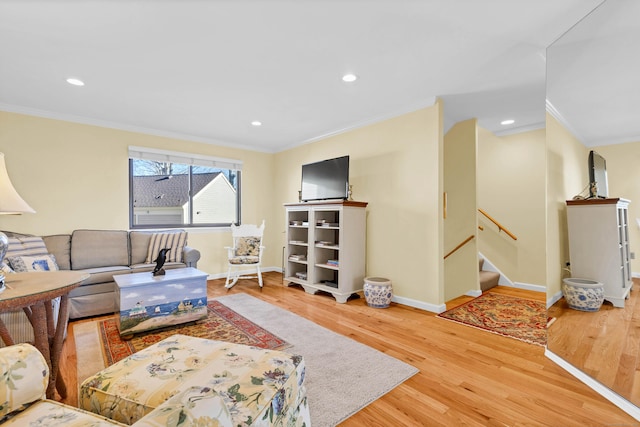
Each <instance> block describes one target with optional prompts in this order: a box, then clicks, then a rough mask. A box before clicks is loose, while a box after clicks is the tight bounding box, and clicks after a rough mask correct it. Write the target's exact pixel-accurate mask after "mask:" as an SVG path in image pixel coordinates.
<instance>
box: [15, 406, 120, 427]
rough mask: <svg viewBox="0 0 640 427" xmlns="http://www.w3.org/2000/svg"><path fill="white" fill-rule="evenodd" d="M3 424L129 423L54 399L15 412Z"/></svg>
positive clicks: (90, 426) (96, 426)
mask: <svg viewBox="0 0 640 427" xmlns="http://www.w3.org/2000/svg"><path fill="white" fill-rule="evenodd" d="M3 426H5V427H10V426H16V427H23V426H46V427H113V426H122V427H124V426H127V424H121V423H119V422H117V421H113V420H110V419H108V418H106V417H102V416H100V415H96V414H93V413H91V412H87V411H83V410H81V409H78V408H74V407H71V406H68V405H65V404H63V403H59V402H56V401H53V400H41V401H39V402H36V403H34V404H33V405H31V406H29V408H28V409H27V410H25V411H22V412H18V413H16V414H13V416H12V417H11V418H10V419H8V420H7V421H6V422H5V423H4V424H3Z"/></svg>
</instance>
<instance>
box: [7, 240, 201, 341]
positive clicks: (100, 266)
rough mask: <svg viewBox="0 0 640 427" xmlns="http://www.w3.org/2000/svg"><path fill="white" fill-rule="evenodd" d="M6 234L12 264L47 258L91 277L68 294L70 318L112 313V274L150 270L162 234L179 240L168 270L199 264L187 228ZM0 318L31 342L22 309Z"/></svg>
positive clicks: (16, 335) (14, 334) (17, 338)
mask: <svg viewBox="0 0 640 427" xmlns="http://www.w3.org/2000/svg"><path fill="white" fill-rule="evenodd" d="M5 234H7V236H9V249H8V251H7V255H6V257H5V261H7V263H8V264H10V261H11V260H13V259H14V257H16V256H19V257H20V258H21V259H23V260H28V262H31V261H32V260H33V259H37V258H44V259H47V260H48V263H49V265H51V264H52V261H51V260H53V263H55V266H54V267H55V268H57V269H60V270H74V271H83V272H86V273H89V275H90V276H89V278H88V279H87V280H85V281H84V282H83V283H82V285H81V286H79V287H78V288H76V289H74V290H73V291H72V292H71V293H70V294H69V317H70V319H77V318H81V317H88V316H95V315H102V314H111V313H114V311H115V295H116V294H115V290H116V284H115V281H114V279H113V276H114V275H117V274H131V273H138V272H145V271H152V270H153V269H154V267H155V265H156V264H155V262H149V261H152V260H153V259H155V258H154V257H153V256H157V252H156V253H154V255H153V256H151V254H150V247H151V246H152V245H151V243H152V240H154V241H156V242H160V237H162V236H167V235H171V239H170V240H171V241H172V242H173V243H174V244H178V245H180V248H179V249H178V248H174V249H173V252H174V253H175V254H177V255H178V256H179V258H178V259H176V260H175V261H167V262H166V263H165V264H164V268H165V269H171V268H183V267H194V268H196V267H197V263H198V260H199V259H200V251H198V250H197V249H194V248H191V247H189V246H186V238H187V233H186V232H185V231H184V230H168V231H124V230H75V231H73V232H72V233H71V234H58V235H52V236H43V237H38V236H30V235H25V234H19V233H12V232H5ZM154 235H156V236H155V237H154ZM178 237H180V238H178ZM155 248H157V244H156V245H155V247H154V250H155ZM170 254H171V252H170ZM9 266H10V265H9ZM9 274H10V273H9ZM53 309H54V315H56V316H57V309H58V302H57V301H54V305H53ZM0 319H1V320H2V321H3V322H4V324H5V325H6V327H7V329H8V330H9V333H10V334H11V336H12V337H13V338H14V341H15V342H31V341H33V330H32V328H31V325H30V324H29V321H28V319H27V317H26V316H25V314H24V312H23V311H22V310H16V311H12V312H5V313H0ZM1 346H3V343H2V342H1V340H0V347H1Z"/></svg>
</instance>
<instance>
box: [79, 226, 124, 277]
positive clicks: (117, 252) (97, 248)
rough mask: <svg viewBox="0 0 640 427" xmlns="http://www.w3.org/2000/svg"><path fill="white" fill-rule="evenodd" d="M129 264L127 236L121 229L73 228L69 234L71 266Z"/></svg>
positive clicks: (87, 266)
mask: <svg viewBox="0 0 640 427" xmlns="http://www.w3.org/2000/svg"><path fill="white" fill-rule="evenodd" d="M114 265H129V237H128V233H127V232H126V231H121V230H75V231H74V232H73V234H72V235H71V268H72V269H73V270H84V269H87V268H96V267H110V266H114Z"/></svg>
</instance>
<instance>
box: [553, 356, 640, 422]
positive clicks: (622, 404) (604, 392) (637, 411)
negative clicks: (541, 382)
mask: <svg viewBox="0 0 640 427" xmlns="http://www.w3.org/2000/svg"><path fill="white" fill-rule="evenodd" d="M544 355H545V356H546V357H547V358H549V359H550V360H552V361H553V362H554V363H555V364H557V365H558V366H560V367H561V368H563V369H564V370H565V371H567V372H569V373H570V374H571V375H573V376H574V377H576V378H577V379H579V380H580V381H582V382H583V383H585V384H586V385H587V386H588V387H589V388H591V389H592V390H594V391H595V392H596V393H598V394H599V395H601V396H602V397H604V398H605V399H607V400H608V401H610V402H611V403H613V404H614V405H616V406H617V407H618V408H620V409H622V410H623V411H624V412H626V413H627V414H629V415H631V416H632V417H633V418H635V419H636V420H637V421H640V408H639V407H637V406H636V405H634V404H633V403H631V402H629V401H628V400H627V399H625V398H624V397H622V396H620V395H619V394H618V393H616V392H614V391H613V390H611V389H610V388H609V387H605V386H604V385H602V384H601V383H600V382H598V381H596V380H594V379H593V378H591V377H590V376H588V375H587V374H585V373H584V372H582V371H581V370H580V369H578V368H576V367H575V366H573V365H572V364H570V363H569V362H567V361H566V360H564V359H563V358H562V357H560V356H558V355H557V354H555V353H553V352H552V351H550V350H549V349H548V348H545V351H544Z"/></svg>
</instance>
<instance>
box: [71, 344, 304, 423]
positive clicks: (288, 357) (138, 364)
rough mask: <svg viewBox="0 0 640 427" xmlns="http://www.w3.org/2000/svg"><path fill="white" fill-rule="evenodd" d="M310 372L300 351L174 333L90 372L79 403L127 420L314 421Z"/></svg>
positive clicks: (199, 421) (188, 421)
mask: <svg viewBox="0 0 640 427" xmlns="http://www.w3.org/2000/svg"><path fill="white" fill-rule="evenodd" d="M304 375H305V366H304V360H303V359H302V357H301V356H297V355H292V354H288V353H286V352H283V351H276V350H265V349H260V348H257V347H250V346H246V345H240V344H232V343H228V342H224V341H213V340H207V339H202V338H194V337H189V336H186V335H173V336H171V337H169V338H166V339H164V340H162V341H160V342H158V343H156V344H154V345H152V346H150V347H147V348H145V349H143V350H141V351H139V352H137V353H135V354H133V355H131V356H129V357H127V358H126V359H123V360H121V361H119V362H117V363H115V364H114V365H112V366H110V367H108V368H106V369H104V370H102V371H100V372H98V373H97V374H96V375H94V376H92V377H89V378H87V379H86V380H85V381H84V382H83V383H82V385H81V387H80V402H79V403H80V408H82V409H85V410H88V411H91V412H94V413H96V414H100V415H102V416H105V417H108V418H111V419H113V420H116V421H120V422H123V423H126V424H133V423H135V422H136V421H138V420H140V419H141V418H143V417H145V415H147V414H149V413H150V412H151V411H153V413H152V414H150V416H147V417H145V418H144V420H143V421H142V422H143V423H145V425H147V423H151V424H149V425H177V426H185V425H199V426H200V425H233V426H244V425H246V426H249V425H250V426H310V422H309V407H308V405H307V399H306V389H305V386H304ZM167 400H169V401H167ZM203 400H205V401H206V405H202V403H203V402H202V401H203ZM165 402H166V403H165ZM203 407H204V408H205V410H204V411H203V410H202V408H203ZM214 421H216V422H218V424H216V422H214ZM136 425H138V424H136Z"/></svg>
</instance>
